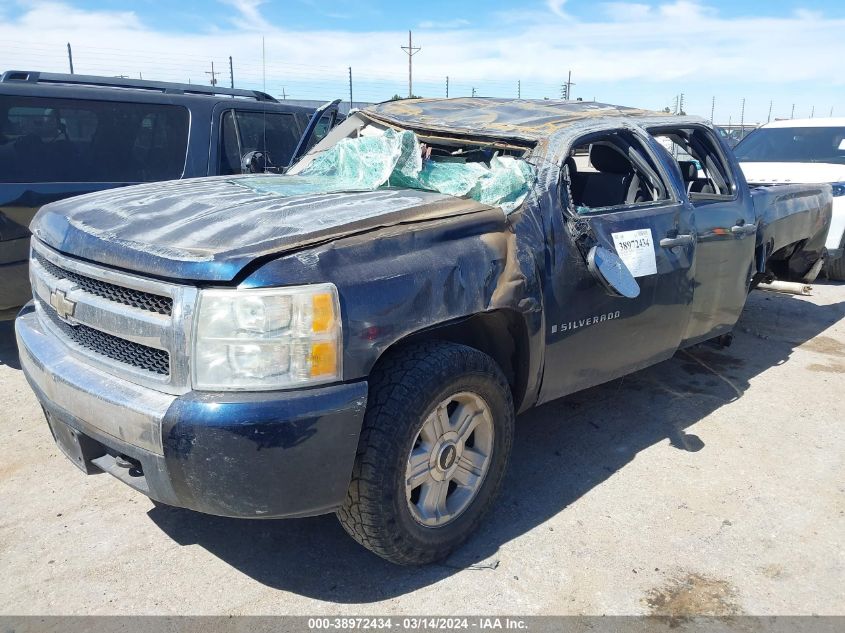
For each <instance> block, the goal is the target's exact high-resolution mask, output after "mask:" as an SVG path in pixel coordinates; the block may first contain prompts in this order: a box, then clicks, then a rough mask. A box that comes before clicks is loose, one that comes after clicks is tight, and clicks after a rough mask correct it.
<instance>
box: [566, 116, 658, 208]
mask: <svg viewBox="0 0 845 633" xmlns="http://www.w3.org/2000/svg"><path fill="white" fill-rule="evenodd" d="M562 178H563V180H564V182H565V183H566V185H567V187H566V188H567V190H568V192H569V197H570V201H571V208H572V209H573V210H574V211H575V212H576V213H579V214H589V213H596V212H605V211H608V210H611V211H612V210H618V209H623V208H629V207H635V206H640V205H648V204H653V203H655V202H659V201H663V200H669V199H671V196H670V193H669V188H668V187H667V186H666V184H665V183H664V182H663V179H662V178H661V177H660V175H659V173H658V171H657V168H656V167H655V165H654V163H653V161H652V160H651V158H650V156H649V154H648V153H647V152H646V150H645V148H644V147H643V145H642V143H641V142H640V141H639V139H637V138H636V137H635V136H634V135H633V134H630V133H628V132H624V131H613V132H603V133H598V134H591V135H588V136H586V137H584V138H583V139H581V140H579V141H577V142H576V143H575V144H574V146H573V148H572V150H571V151H570V153H569V157H568V158H567V159H566V162H565V164H564V168H563V173H562Z"/></svg>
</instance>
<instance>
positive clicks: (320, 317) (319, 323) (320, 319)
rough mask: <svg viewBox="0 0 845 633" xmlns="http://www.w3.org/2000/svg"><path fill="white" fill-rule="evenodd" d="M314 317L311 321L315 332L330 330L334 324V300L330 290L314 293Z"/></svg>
mask: <svg viewBox="0 0 845 633" xmlns="http://www.w3.org/2000/svg"><path fill="white" fill-rule="evenodd" d="M311 306H312V308H313V310H314V317H313V320H312V321H311V330H312V331H313V332H328V331H329V330H330V329H331V327H332V326H333V325H334V301H333V298H332V295H330V294H329V293H328V292H325V293H321V294H318V295H314V297H313V298H312V300H311Z"/></svg>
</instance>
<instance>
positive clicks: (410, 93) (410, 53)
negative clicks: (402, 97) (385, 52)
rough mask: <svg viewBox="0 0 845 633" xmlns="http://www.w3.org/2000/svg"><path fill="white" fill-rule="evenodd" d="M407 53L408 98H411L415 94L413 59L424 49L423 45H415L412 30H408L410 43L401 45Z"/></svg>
mask: <svg viewBox="0 0 845 633" xmlns="http://www.w3.org/2000/svg"><path fill="white" fill-rule="evenodd" d="M399 48H401V49H402V50H403V51H405V53H407V55H408V98H409V99H411V98H412V97H413V96H414V64H413V59H414V55H416V54H417V53H419V52H420V51H421V50H422V47H421V46H414V41H413V40H412V39H411V32H410V31H408V45H407V46H400V47H399Z"/></svg>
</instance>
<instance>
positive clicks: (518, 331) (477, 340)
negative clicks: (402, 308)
mask: <svg viewBox="0 0 845 633" xmlns="http://www.w3.org/2000/svg"><path fill="white" fill-rule="evenodd" d="M420 341H448V342H450V343H458V344H461V345H466V346H468V347H473V348H475V349H477V350H478V351H480V352H484V353H485V354H487V355H488V356H490V357H491V358H492V359H493V360H494V361H496V363H497V364H498V365H499V367H500V368H501V370H502V372H503V373H504V375H505V378H506V379H507V381H508V384H509V385H510V387H511V394H512V396H513V403H514V409H515V410H516V411H519V409H520V407H521V406H522V400H523V398H524V397H525V391H526V388H527V384H528V363H529V345H528V332H527V330H526V327H525V322H524V320H523V319H522V318H521V317H520V315H519V314H518V313H517V312H513V311H510V310H494V311H492V312H482V313H480V314H475V315H473V316H470V317H466V318H463V319H459V320H457V321H451V322H449V323H444V324H441V325H436V326H434V327H432V328H428V329H426V330H422V331H420V332H416V333H414V334H411V335H410V336H408V337H406V338H404V339H402V340H400V341H397V342H396V343H394V344H393V345H391V346H390V348H388V350H386V352H387V351H392V350H395V349H397V348H400V347H402V346H404V345H407V344H409V343H417V342H420ZM382 356H384V354H382Z"/></svg>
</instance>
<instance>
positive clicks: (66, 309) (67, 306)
mask: <svg viewBox="0 0 845 633" xmlns="http://www.w3.org/2000/svg"><path fill="white" fill-rule="evenodd" d="M50 305H51V306H53V308H54V309H55V310H56V314H58V315H59V318H60V319H61V320H62V321H67V320H68V318H69V317H72V316H73V311H74V310H75V309H76V301H71V300H70V299H68V298H67V295H65V293H64V292H63V291H61V290H54V291H53V292H51V293H50Z"/></svg>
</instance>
